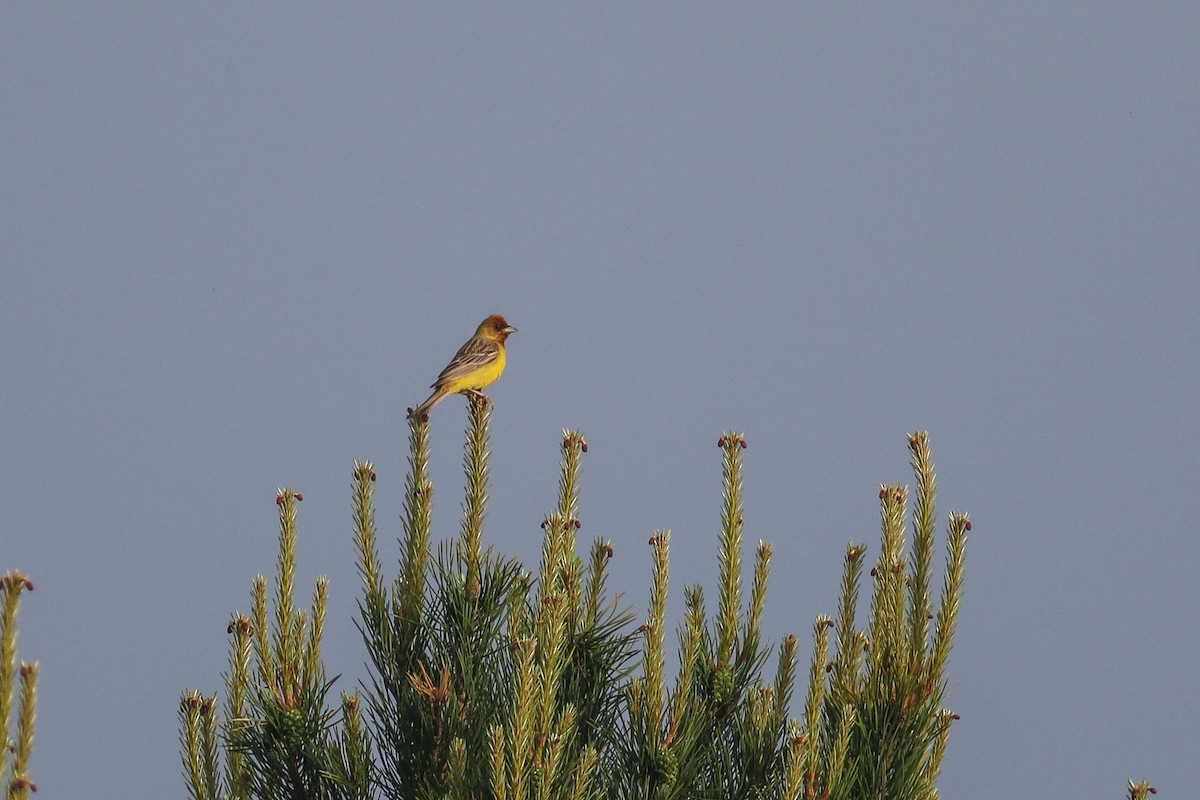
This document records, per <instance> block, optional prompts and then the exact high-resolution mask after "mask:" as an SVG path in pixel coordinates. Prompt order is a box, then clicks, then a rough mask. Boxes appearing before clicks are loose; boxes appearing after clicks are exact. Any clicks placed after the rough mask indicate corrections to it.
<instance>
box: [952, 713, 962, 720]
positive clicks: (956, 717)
mask: <svg viewBox="0 0 1200 800" xmlns="http://www.w3.org/2000/svg"><path fill="white" fill-rule="evenodd" d="M950 719H962V717H960V716H959V715H958V714H951V715H950Z"/></svg>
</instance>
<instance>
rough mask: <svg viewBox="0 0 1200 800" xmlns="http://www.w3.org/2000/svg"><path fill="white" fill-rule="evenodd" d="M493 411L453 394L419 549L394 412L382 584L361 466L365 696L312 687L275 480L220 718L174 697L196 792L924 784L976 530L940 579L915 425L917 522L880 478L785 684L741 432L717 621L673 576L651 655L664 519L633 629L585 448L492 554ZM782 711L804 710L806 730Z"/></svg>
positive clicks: (368, 475) (726, 513)
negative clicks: (447, 485) (545, 509)
mask: <svg viewBox="0 0 1200 800" xmlns="http://www.w3.org/2000/svg"><path fill="white" fill-rule="evenodd" d="M490 415H491V409H490V404H489V403H488V401H487V400H486V398H484V397H482V396H479V397H474V398H471V401H470V411H469V424H468V431H467V436H466V445H465V450H464V457H463V466H464V472H465V481H466V491H465V495H464V501H463V515H462V523H461V526H460V533H459V535H458V536H457V537H456V538H455V539H454V540H452V541H448V542H442V543H441V544H440V545H438V546H436V547H434V545H433V544H432V536H431V530H430V523H431V519H432V508H433V505H432V504H433V485H432V483H431V481H430V478H429V470H428V465H429V422H428V420H427V419H420V420H410V422H409V425H410V440H409V474H408V478H407V481H406V484H405V500H404V505H405V515H404V529H403V534H402V536H401V538H400V542H399V545H400V547H399V554H398V565H397V566H398V569H397V574H396V577H395V578H393V579H389V578H386V577H385V575H384V568H383V562H382V559H381V558H380V555H379V547H378V541H377V531H376V526H375V512H374V487H375V472H374V469H373V467H372V465H371V464H370V463H356V464H355V468H354V484H353V487H354V488H353V491H354V528H355V546H356V552H357V561H358V571H359V574H360V576H361V579H362V586H363V595H362V598H361V599H360V601H359V609H360V617H359V620H358V626H359V629H360V632H361V634H362V636H363V641H364V643H365V645H366V649H367V654H368V659H369V675H368V677H367V679H366V681H365V682H364V685H365V692H364V696H363V698H362V701H361V703H360V700H359V698H358V697H357V696H356V695H347V694H343V695H342V696H341V700H340V702H332V701H331V700H330V697H329V695H330V692H331V690H332V685H333V682H332V681H331V680H329V679H328V678H327V677H326V674H325V669H324V665H323V661H322V659H321V655H320V643H321V631H322V627H323V620H324V608H325V591H326V590H325V583H324V581H323V580H320V581H318V583H317V590H316V593H315V596H314V599H313V604H312V607H311V609H309V610H306V611H301V610H298V609H297V608H296V607H295V604H294V602H293V599H292V596H293V571H294V570H293V568H294V560H295V507H296V501H298V500H299V499H300V497H299V495H297V494H296V493H294V492H291V491H284V492H281V493H280V495H279V503H280V559H279V564H278V568H277V573H278V574H277V577H276V581H275V590H274V593H273V595H272V596H271V597H270V598H268V592H267V581H266V579H265V578H262V577H261V576H260V577H259V578H258V579H257V581H256V582H255V584H254V590H253V593H252V612H251V614H250V616H248V617H247V616H241V615H235V616H234V619H233V622H232V623H231V624H230V628H229V632H230V636H231V648H230V667H229V673H228V674H227V675H226V681H225V683H226V686H225V713H224V719H223V720H219V719H218V718H217V711H216V709H217V699H216V697H215V696H213V697H205V696H203V695H201V694H199V693H195V692H191V693H186V694H185V695H184V697H183V700H182V702H181V705H180V718H181V729H182V732H181V736H182V742H183V755H184V770H185V775H186V777H187V782H188V787H189V791H190V792H191V795H192V797H193V798H194V799H195V800H207V799H208V798H217V797H229V798H260V797H261V798H300V797H305V798H326V797H329V798H373V797H378V796H384V797H388V798H404V799H405V800H409V799H410V798H413V799H422V800H423V799H425V798H429V800H433V798H462V799H463V800H466V799H467V798H472V799H474V798H479V799H480V800H485V799H486V800H493V799H494V800H534V799H535V798H536V799H538V800H550V799H551V798H572V799H575V798H580V799H582V798H596V799H597V800H598V799H599V798H605V799H606V800H607V799H610V798H611V800H623V799H624V798H630V799H632V798H639V799H640V798H645V799H646V800H652V799H653V800H674V799H675V798H679V799H683V798H722V799H724V798H747V799H748V800H759V799H762V800H766V799H767V798H779V799H780V800H784V799H785V798H786V799H787V800H792V799H793V798H830V799H831V800H859V799H860V798H862V799H864V800H875V799H878V800H884V799H885V798H886V799H887V800H893V799H894V800H910V799H911V800H934V799H936V798H937V797H938V794H937V789H936V783H937V777H938V774H939V772H940V769H941V764H942V761H943V759H944V757H945V754H946V749H947V744H948V739H949V733H950V726H951V722H952V721H953V720H954V719H956V718H957V717H956V715H954V714H953V713H952V712H951V711H949V710H948V709H946V708H945V707H944V703H945V700H946V694H947V685H948V684H947V679H946V676H945V668H946V664H947V660H948V657H949V654H950V650H951V647H952V644H953V640H954V632H955V625H956V621H957V615H958V607H959V600H960V598H961V595H962V582H963V567H964V556H965V546H966V540H967V531H969V530H970V521H969V519H968V517H967V516H966V515H965V514H951V515H950V517H949V532H948V534H947V544H946V560H945V568H944V570H943V572H942V578H941V586H940V592H935V590H934V586H933V584H934V583H935V575H934V572H935V569H934V563H933V562H934V550H935V546H934V545H935V539H936V530H935V520H936V510H935V500H936V485H935V478H934V470H933V463H932V460H931V458H930V455H929V448H928V440H927V437H926V436H925V434H923V433H918V434H914V435H913V436H912V437H910V440H909V447H910V452H911V455H912V466H913V470H914V474H915V477H916V490H915V502H914V503H913V508H912V513H911V523H910V522H909V519H910V514H909V508H908V506H909V495H908V489H907V487H904V486H899V485H888V486H884V487H883V488H882V490H881V491H880V495H879V497H880V516H881V537H880V542H881V543H880V552H879V556H878V558H877V560H876V561H875V563H874V564H873V565H872V566H871V568H870V570H869V579H870V598H869V607H868V608H867V611H866V614H865V615H864V618H863V620H862V624H861V626H860V621H859V610H860V605H861V604H860V600H862V597H861V595H862V594H863V590H864V587H863V582H864V575H863V570H864V569H865V553H866V548H865V547H864V546H863V545H861V544H854V543H851V544H850V545H849V547H848V549H847V552H846V558H845V562H844V568H843V575H842V584H841V597H840V600H839V604H838V608H837V614H836V617H835V618H830V617H826V616H818V617H817V618H816V620H815V621H814V623H813V624H812V630H813V637H812V655H811V659H810V663H809V668H808V670H807V671H806V673H805V675H804V684H803V686H802V687H800V690H799V691H802V693H803V697H802V698H801V697H798V696H796V697H794V696H795V695H797V694H798V689H797V685H796V682H797V678H798V663H797V653H798V650H799V646H800V645H799V642H798V640H797V638H796V637H795V636H787V637H785V638H784V640H783V641H782V642H781V643H780V644H779V645H778V647H777V648H772V647H769V646H768V645H766V644H764V642H763V639H762V615H763V609H764V608H765V604H766V595H767V587H768V580H769V576H770V566H771V558H772V547H771V545H770V544H769V543H767V542H762V541H759V542H758V543H757V545H756V546H755V548H754V550H753V562H752V570H751V576H750V580H749V586H748V587H747V586H746V585H745V584H744V582H743V574H742V573H743V566H742V564H743V555H744V552H745V542H744V511H743V507H742V481H743V468H744V467H743V455H744V452H745V450H746V447H747V443H746V440H745V438H744V437H743V436H741V435H740V434H736V433H726V434H725V435H723V436H722V437H721V439H720V441H719V442H718V444H719V447H720V450H721V455H722V469H723V484H724V489H723V498H722V504H721V509H720V517H719V519H720V527H719V530H718V534H717V540H716V543H715V544H716V548H717V556H718V566H719V575H718V585H717V587H716V597H717V604H716V613H715V615H714V616H713V617H712V619H711V620H710V619H709V617H708V612H707V610H706V607H705V598H704V592H703V590H702V588H701V587H699V586H688V587H685V588H684V600H685V607H686V612H685V615H684V618H683V620H682V621H681V622H680V624H679V626H678V629H677V632H676V641H675V642H674V643H673V646H672V648H671V651H672V652H668V647H667V627H668V621H667V619H666V608H667V597H668V591H669V572H670V569H669V568H670V544H671V535H670V532H668V531H656V532H655V533H654V534H653V535H652V536H651V537H650V545H651V558H652V565H653V578H652V584H651V587H650V594H649V606H648V610H647V614H646V618H645V621H644V622H643V623H642V624H641V625H638V626H635V622H634V617H633V615H632V614H631V613H630V612H629V611H628V610H625V609H623V608H620V607H619V602H618V598H616V597H613V596H611V595H610V593H609V591H608V588H607V576H608V569H609V565H610V562H611V559H612V557H613V548H612V544H611V543H610V542H606V541H601V540H597V541H595V542H593V543H592V545H591V546H590V548H588V549H587V550H586V558H584V557H581V556H580V555H579V549H578V544H577V541H576V536H577V531H578V530H579V529H580V526H581V523H580V478H581V474H582V457H583V454H584V453H586V452H587V442H586V440H585V439H584V438H583V436H582V435H580V434H579V433H577V432H571V431H568V432H564V436H563V441H562V467H561V472H560V477H559V491H558V502H557V504H556V507H555V508H554V509H552V510H551V512H550V513H548V514H547V515H546V516H545V518H544V521H543V523H542V529H543V532H544V536H543V547H542V554H541V559H540V563H539V564H538V566H537V570H536V572H529V571H527V570H526V569H525V568H524V567H523V566H522V565H521V564H520V563H518V562H517V561H515V560H513V559H510V558H506V557H503V556H501V555H499V554H498V553H496V552H495V551H494V549H493V548H492V547H490V546H487V545H486V544H485V540H484V536H483V533H484V520H485V516H486V503H487V497H488V479H489V457H490V454H489V424H490ZM909 524H911V526H912V535H911V546H909V545H908V543H907V538H908V536H907V526H908V525H909ZM269 600H270V601H273V609H268V605H269ZM668 658H673V660H674V662H675V663H674V665H673V667H672V668H671V669H668V664H667V661H668ZM794 702H795V703H797V704H798V703H800V702H802V703H803V705H802V709H801V713H800V716H799V717H798V718H793V717H792V716H791V715H792V713H793V703H794ZM1132 787H1133V785H1132V784H1131V792H1132V791H1133V788H1132ZM1131 796H1133V795H1131ZM1143 796H1144V793H1143Z"/></svg>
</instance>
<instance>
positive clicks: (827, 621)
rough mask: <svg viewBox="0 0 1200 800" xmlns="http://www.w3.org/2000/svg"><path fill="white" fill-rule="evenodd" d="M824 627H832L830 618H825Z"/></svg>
mask: <svg viewBox="0 0 1200 800" xmlns="http://www.w3.org/2000/svg"><path fill="white" fill-rule="evenodd" d="M825 627H826V628H832V627H833V620H831V619H827V620H825Z"/></svg>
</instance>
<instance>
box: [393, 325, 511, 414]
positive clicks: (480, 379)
mask: <svg viewBox="0 0 1200 800" xmlns="http://www.w3.org/2000/svg"><path fill="white" fill-rule="evenodd" d="M516 332H517V329H516V328H514V327H513V326H511V325H509V324H508V322H507V321H506V320H505V319H504V317H502V316H500V315H499V314H493V315H492V316H490V317H488V318H487V319H485V320H484V321H483V322H481V323H479V327H478V328H476V329H475V335H474V336H472V337H471V338H470V339H468V340H467V343H466V344H464V345H463V346H462V347H460V348H458V352H457V353H455V354H454V358H452V359H451V360H450V363H449V364H447V365H446V368H445V369H444V370H442V374H440V375H438V377H437V380H436V381H434V382H433V384H432V387H433V394H431V395H429V399H428V400H426V401H425V402H424V403H421V405H419V406H417V407H416V408H413V409H409V412H408V416H409V418H410V419H411V418H414V417H415V418H416V419H421V418H423V417H424V416H425V415H426V414H428V413H429V410H430V409H431V408H433V407H434V406H436V405H437V404H438V403H440V402H441V401H442V398H444V397H446V396H448V395H452V394H469V395H482V394H483V390H484V389H486V388H487V387H489V386H491V385H492V384H493V383H495V382H496V379H497V378H499V377H500V375H501V373H503V372H504V362H505V359H504V341H505V340H506V339H507V338H508V336H509V334H512V333H516Z"/></svg>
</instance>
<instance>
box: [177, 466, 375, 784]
mask: <svg viewBox="0 0 1200 800" xmlns="http://www.w3.org/2000/svg"><path fill="white" fill-rule="evenodd" d="M302 499H303V498H302V497H301V496H300V494H299V493H298V492H295V491H293V490H291V489H284V490H280V491H279V493H278V495H277V497H276V503H277V504H278V506H279V564H278V569H277V576H276V582H275V591H274V615H273V616H274V620H273V622H274V624H273V625H272V618H271V615H270V614H269V612H268V602H269V601H268V596H267V594H268V593H267V580H266V578H265V577H263V576H262V575H259V576H258V577H257V578H256V579H255V581H254V585H253V589H252V591H251V609H252V611H251V615H250V616H249V617H247V616H245V615H242V614H235V615H234V617H233V619H232V621H231V622H230V624H229V628H228V633H229V635H230V656H229V672H228V673H227V674H226V675H225V719H224V721H223V724H222V723H221V722H220V721H219V720H218V719H217V698H216V696H212V697H205V696H204V695H202V694H200V693H199V692H195V691H189V692H185V693H184V695H183V698H182V700H181V701H180V705H179V718H180V739H181V745H182V752H183V763H184V777H185V780H186V782H187V786H188V792H189V794H190V796H191V797H192V798H193V800H216V799H217V798H223V797H224V798H234V799H236V800H242V799H243V798H269V799H270V800H301V798H304V799H305V800H358V799H359V798H367V797H371V796H372V793H371V787H370V768H371V743H370V739H369V737H368V734H367V731H366V727H365V725H364V724H363V721H362V719H361V714H360V712H359V709H358V698H357V697H356V696H355V695H347V694H343V695H342V696H341V702H340V703H339V704H338V705H337V706H335V707H332V708H330V707H329V703H328V695H329V690H330V688H331V687H332V681H329V680H327V679H326V676H325V665H324V661H323V660H322V658H321V637H322V633H323V630H324V621H325V605H326V600H327V592H328V584H327V582H326V580H325V578H319V579H318V580H317V585H316V590H315V592H314V595H313V603H312V607H311V608H310V609H309V610H307V611H301V610H299V609H297V608H296V606H295V599H294V576H295V565H296V504H297V503H298V502H299V501H301V500H302ZM222 747H223V748H224V750H225V770H224V772H222V770H221V758H220V751H221V749H222Z"/></svg>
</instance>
